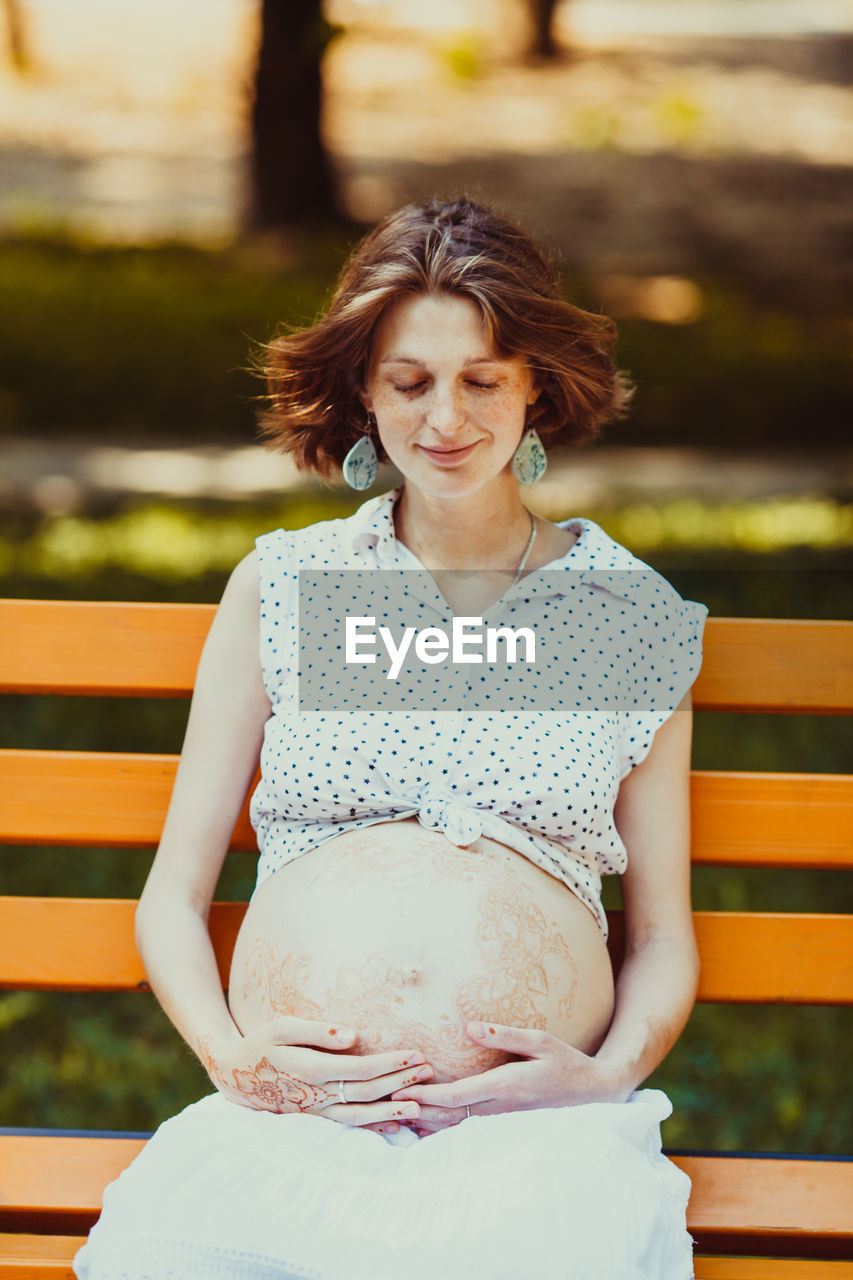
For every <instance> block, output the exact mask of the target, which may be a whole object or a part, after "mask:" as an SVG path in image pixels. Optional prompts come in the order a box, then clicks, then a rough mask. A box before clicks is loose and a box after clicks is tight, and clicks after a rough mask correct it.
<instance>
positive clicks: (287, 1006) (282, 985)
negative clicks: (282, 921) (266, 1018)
mask: <svg viewBox="0 0 853 1280" xmlns="http://www.w3.org/2000/svg"><path fill="white" fill-rule="evenodd" d="M310 976H311V965H310V963H309V962H308V960H306V959H305V958H304V957H301V956H297V955H294V954H293V952H290V953H288V954H287V955H286V956H285V957H284V959H283V960H282V959H278V957H277V955H276V951H275V948H274V947H273V946H272V944H271V943H270V942H269V941H267V939H265V938H258V939H257V941H256V942H255V945H254V946H253V947H252V949H251V951H250V952H249V954H248V956H247V958H246V969H245V976H244V978H243V992H242V994H243V999H244V1000H250V999H252V998H255V999H259V1000H260V1001H262V1003H263V1004H264V1005H265V1006H266V1007H267V1008H268V1009H269V1010H270V1012H271V1014H276V1013H291V1012H293V1011H294V1009H295V1007H296V1005H297V1004H298V1005H299V1010H300V1017H305V1018H322V1017H323V1010H322V1008H321V1007H320V1005H319V1004H315V1003H313V1002H311V1001H308V1000H307V999H306V996H305V994H304V993H305V990H306V988H307V987H308V984H309V980H310Z"/></svg>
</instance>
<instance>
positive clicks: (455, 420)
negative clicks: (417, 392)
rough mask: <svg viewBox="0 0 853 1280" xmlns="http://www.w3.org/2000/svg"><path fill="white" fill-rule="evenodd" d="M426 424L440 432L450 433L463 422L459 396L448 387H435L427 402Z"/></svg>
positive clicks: (463, 413) (463, 417) (463, 412)
mask: <svg viewBox="0 0 853 1280" xmlns="http://www.w3.org/2000/svg"><path fill="white" fill-rule="evenodd" d="M426 418H427V425H428V426H430V427H432V429H433V430H434V431H439V432H441V433H442V434H452V433H453V432H454V431H457V430H458V429H459V427H461V426H462V425H463V423H464V422H465V410H464V408H463V405H462V400H461V397H459V396H458V395H456V393H455V392H454V391H453V390H452V389H451V388H448V389H447V390H442V389H441V388H439V387H435V388H434V389H433V392H432V394H431V396H430V397H429V401H428V403H427V414H426Z"/></svg>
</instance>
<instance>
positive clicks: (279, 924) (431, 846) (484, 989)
mask: <svg viewBox="0 0 853 1280" xmlns="http://www.w3.org/2000/svg"><path fill="white" fill-rule="evenodd" d="M229 1005H230V1009H231V1014H232V1017H233V1018H234V1021H235V1022H236V1024H237V1026H238V1027H239V1028H240V1030H241V1031H242V1032H243V1034H248V1033H249V1032H250V1031H252V1030H254V1029H255V1028H256V1027H258V1026H260V1025H261V1024H262V1023H265V1022H268V1021H270V1020H271V1019H272V1018H274V1017H276V1016H277V1015H279V1014H294V1015H297V1016H299V1017H303V1018H311V1019H319V1020H322V1021H327V1020H328V1021H329V1022H330V1024H331V1025H334V1024H335V1023H338V1024H339V1025H347V1026H352V1027H354V1028H356V1029H357V1030H358V1031H359V1036H360V1039H359V1043H358V1046H357V1048H356V1050H354V1052H358V1053H362V1054H364V1053H376V1052H380V1051H385V1050H389V1049H419V1050H420V1051H421V1052H422V1053H423V1054H424V1056H425V1057H426V1059H427V1061H428V1062H430V1063H431V1064H432V1065H433V1067H434V1069H435V1077H434V1078H435V1080H436V1081H445V1080H456V1079H459V1078H460V1077H462V1076H465V1075H471V1074H474V1073H476V1072H479V1071H485V1070H488V1069H489V1068H491V1067H494V1066H497V1065H498V1064H499V1063H501V1062H506V1061H511V1060H512V1057H511V1055H508V1054H506V1053H503V1052H500V1051H496V1050H491V1049H484V1048H482V1047H481V1046H478V1045H475V1044H474V1043H473V1042H472V1041H471V1040H470V1038H469V1037H468V1035H467V1034H466V1031H465V1024H466V1023H467V1022H469V1021H470V1020H471V1019H481V1020H487V1021H497V1022H501V1023H504V1024H506V1025H509V1026H517V1027H530V1028H538V1029H542V1030H546V1031H549V1032H550V1033H551V1034H552V1035H555V1036H558V1037H559V1038H560V1039H562V1040H565V1041H566V1042H567V1043H569V1044H572V1045H574V1046H575V1047H577V1048H579V1049H582V1050H583V1051H584V1052H586V1053H591V1052H594V1050H595V1049H596V1048H597V1047H598V1045H599V1044H600V1043H601V1041H602V1039H603V1038H604V1035H605V1033H606V1031H607V1027H608V1025H609V1022H610V1018H611V1016H612V1012H613V976H612V970H611V966H610V960H609V957H608V953H607V947H606V946H605V943H604V940H603V938H602V936H601V932H600V930H599V928H598V925H597V924H596V922H595V920H594V919H593V917H592V915H591V913H590V912H589V910H588V909H587V908H586V907H585V906H584V905H583V903H582V902H581V901H580V900H579V899H578V898H577V897H575V895H574V894H572V893H571V891H570V890H568V889H567V888H566V887H565V886H564V885H563V884H561V883H560V882H559V881H558V880H556V879H554V877H553V876H549V875H548V874H547V873H546V872H544V871H542V870H540V868H539V867H537V866H535V865H534V864H533V863H531V862H529V861H528V860H527V859H526V858H524V857H523V856H522V855H521V854H518V853H516V852H515V851H514V850H511V849H508V848H507V847H506V846H505V845H502V844H499V843H498V842H496V841H494V840H489V839H486V838H485V837H480V839H478V840H477V841H476V842H475V843H474V844H473V845H470V846H468V847H466V848H459V847H457V846H456V845H454V844H452V843H451V842H450V841H449V840H448V839H447V838H446V837H445V836H444V835H443V834H441V833H440V832H434V831H427V830H425V829H424V828H423V827H421V825H420V823H419V822H418V821H417V820H416V819H404V820H398V821H396V822H386V823H378V824H376V825H374V826H372V827H369V828H367V829H366V830H362V831H356V832H345V833H344V834H342V835H340V836H337V837H335V838H334V839H332V840H330V841H328V842H327V843H325V844H323V845H321V846H320V847H319V848H317V849H314V850H312V851H311V852H310V853H307V854H305V855H303V856H302V857H300V858H298V859H296V860H295V861H294V862H290V863H288V864H286V865H285V866H283V867H281V868H280V869H279V870H278V871H276V872H275V873H274V874H273V875H272V876H270V877H269V878H268V879H267V880H265V881H264V882H263V884H261V886H260V887H259V888H258V890H257V892H256V893H255V895H254V897H253V899H252V902H251V903H250V905H249V908H248V910H247V912H246V915H245V918H244V920H243V924H242V926H241V929H240V933H239V936H238V938H237V943H236V945H235V948H234V955H233V958H232V963H231V975H230V982H229Z"/></svg>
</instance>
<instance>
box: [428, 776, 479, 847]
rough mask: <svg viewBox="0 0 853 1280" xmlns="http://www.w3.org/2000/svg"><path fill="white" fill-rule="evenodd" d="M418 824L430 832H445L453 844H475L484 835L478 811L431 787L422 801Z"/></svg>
mask: <svg viewBox="0 0 853 1280" xmlns="http://www.w3.org/2000/svg"><path fill="white" fill-rule="evenodd" d="M418 822H419V823H420V824H421V826H422V827H426V828H427V830H429V831H443V832H444V834H445V835H446V836H447V838H448V840H451V841H452V842H453V844H459V845H467V844H473V842H474V841H475V840H477V839H478V838H479V837H480V836H481V835H482V834H483V822H482V818H481V816H480V814H479V813H477V811H476V810H471V809H469V808H467V806H466V805H464V804H461V803H460V802H459V801H458V800H454V799H453V798H452V797H451V796H447V795H441V794H440V793H438V792H436V791H434V790H433V789H431V788H430V787H429V786H427V788H426V790H425V793H424V795H423V797H422V799H421V807H420V809H419V810H418Z"/></svg>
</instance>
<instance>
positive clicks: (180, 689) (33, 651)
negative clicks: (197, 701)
mask: <svg viewBox="0 0 853 1280" xmlns="http://www.w3.org/2000/svg"><path fill="white" fill-rule="evenodd" d="M215 612H216V607H215V606H214V605H208V604H136V603H132V604H125V603H114V602H108V603H101V602H96V601H89V600H8V599H7V600H0V692H17V693H75V694H89V693H103V694H129V695H138V694H144V695H148V696H151V697H186V696H187V695H188V694H189V693H190V692H191V690H192V687H193V684H194V683H195V674H196V668H197V666H198V660H199V657H200V655H201V648H202V645H203V644H204V640H205V636H206V635H207V632H208V630H209V628H210V624H211V622H212V620H213V615H214V613H215ZM59 640H61V643H58V641H59Z"/></svg>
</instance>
